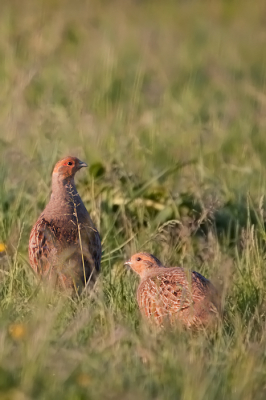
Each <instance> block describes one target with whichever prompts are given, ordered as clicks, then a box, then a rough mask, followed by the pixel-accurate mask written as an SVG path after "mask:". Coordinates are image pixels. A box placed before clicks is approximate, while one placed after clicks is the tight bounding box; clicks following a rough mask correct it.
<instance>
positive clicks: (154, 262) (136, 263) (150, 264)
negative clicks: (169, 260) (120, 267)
mask: <svg viewBox="0 0 266 400" xmlns="http://www.w3.org/2000/svg"><path fill="white" fill-rule="evenodd" d="M125 265H129V266H130V267H131V268H132V269H133V271H135V272H136V273H137V274H139V275H140V276H141V277H142V276H144V275H145V274H146V272H148V271H150V270H151V269H152V268H158V267H163V265H162V263H161V262H160V261H159V260H158V258H156V257H154V256H153V255H152V254H149V253H136V254H134V255H133V256H132V257H131V258H130V259H129V260H128V261H126V262H125Z"/></svg>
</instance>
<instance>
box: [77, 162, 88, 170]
mask: <svg viewBox="0 0 266 400" xmlns="http://www.w3.org/2000/svg"><path fill="white" fill-rule="evenodd" d="M87 166H88V165H87V164H86V163H85V162H83V161H80V162H79V168H82V167H87Z"/></svg>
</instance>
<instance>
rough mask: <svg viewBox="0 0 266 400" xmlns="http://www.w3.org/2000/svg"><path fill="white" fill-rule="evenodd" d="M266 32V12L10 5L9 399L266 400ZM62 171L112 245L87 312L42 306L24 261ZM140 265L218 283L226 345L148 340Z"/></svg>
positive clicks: (221, 1) (0, 93)
mask: <svg viewBox="0 0 266 400" xmlns="http://www.w3.org/2000/svg"><path fill="white" fill-rule="evenodd" d="M265 24H266V2H265V1H264V0H256V1H255V2H252V1H250V0H241V1H237V0H231V1H230V0H216V1H209V0H186V1H184V0H175V1H174V0H165V1H161V0H113V1H108V0H75V1H73V0H42V1H36V0H21V1H18V0H9V1H1V4H0V283H1V284H0V300H1V310H3V316H0V321H1V328H0V361H2V364H1V365H3V369H1V368H2V367H1V368H0V392H1V393H2V391H3V390H4V391H5V390H6V391H7V392H5V393H9V394H7V395H6V396H9V397H4V398H5V399H13V398H14V399H16V400H21V399H22V400H25V399H28V398H34V399H37V398H41V399H44V398H49V400H51V399H53V398H54V399H58V398H62V399H66V398H67V399H75V400H76V399H84V400H85V399H88V398H108V399H119V398H121V399H123V400H125V399H128V400H131V399H134V398H137V397H138V396H143V397H138V398H147V399H155V398H156V399H163V400H165V399H168V398H169V399H173V398H182V399H185V400H187V399H188V400H189V399H191V400H192V399H197V400H200V399H202V400H207V399H215V400H217V399H221V400H224V399H226V400H228V399H241V400H250V399H255V398H256V399H262V400H263V399H265V370H266V369H265V348H266V347H265V346H266V336H265V332H266V329H265V315H266V311H265V310H266V303H265V290H266V289H265V288H266V276H265V271H266V270H265V238H266V236H265V200H264V194H265V189H266V188H265V176H266V171H265V166H266V133H265V128H266V112H265V107H266V92H265V82H266V29H265ZM66 155H74V156H77V157H78V158H80V159H81V160H83V161H85V162H86V163H88V164H89V168H88V169H86V171H85V169H84V170H82V171H81V172H80V173H79V174H77V177H76V178H77V179H76V181H77V188H78V191H79V193H80V194H81V197H82V199H83V201H84V203H85V205H86V207H87V208H88V210H89V211H90V213H91V216H92V218H93V220H94V221H95V223H96V225H97V227H98V229H99V231H100V233H101V238H102V243H103V251H104V252H103V258H102V274H101V277H100V279H99V291H98V292H97V296H95V297H92V298H90V297H89V298H87V299H86V298H84V297H83V298H81V299H74V300H73V299H69V298H66V297H64V296H63V295H62V296H61V295H60V296H59V297H56V296H58V294H57V295H55V294H53V295H44V297H40V296H41V294H40V292H41V290H40V287H39V286H38V282H37V280H36V278H35V277H34V275H33V273H32V271H31V268H30V266H29V263H28V255H27V247H28V238H29V233H30V229H31V227H32V225H33V223H34V222H35V221H36V219H37V217H38V216H39V214H40V212H41V211H42V210H43V208H44V207H45V204H46V203H47V201H48V198H49V195H50V181H51V172H52V169H53V166H54V164H55V162H56V161H58V160H59V159H60V158H61V157H63V156H66ZM137 250H146V251H150V252H153V253H154V254H155V255H156V256H157V257H159V258H160V259H161V261H162V262H165V263H166V264H172V265H174V264H175V263H181V264H182V263H184V265H186V266H188V267H189V268H193V269H194V268H195V269H196V270H197V271H199V272H201V273H203V274H204V275H205V276H206V277H207V278H211V279H212V280H213V282H214V283H215V284H216V285H217V287H218V288H219V290H220V292H221V293H222V298H223V303H224V304H225V311H226V315H227V319H226V322H225V324H224V326H223V328H222V329H221V331H219V334H217V337H216V338H213V340H212V339H209V337H208V336H206V337H205V336H204V335H203V336H200V337H199V338H198V339H195V338H194V337H193V336H189V335H187V334H186V333H185V334H184V333H183V334H178V335H172V336H171V334H170V335H164V336H163V335H161V336H160V334H158V333H156V332H155V333H154V332H153V333H152V334H151V333H150V332H149V331H147V330H145V329H144V328H143V327H142V325H141V322H140V315H139V310H138V309H137V306H136V299H135V292H136V286H137V279H136V277H135V276H134V277H133V275H131V274H130V273H129V272H125V270H124V267H123V261H124V260H125V259H126V258H128V257H129V256H130V254H132V253H134V252H136V251H137ZM225 299H226V301H225ZM57 304H60V307H61V308H60V307H59V306H58V308H56V307H55V305H57ZM86 313H87V314H86ZM219 335H220V336H219ZM162 336H163V337H162ZM177 338H178V340H177ZM194 339H195V340H194ZM236 362H237V368H236ZM125 366H126V367H125ZM103 377H104V380H103ZM103 382H104V384H103ZM14 388H19V389H14ZM9 390H11V392H9ZM13 390H18V392H13ZM10 393H11V394H10ZM25 393H26V394H25ZM88 393H94V394H93V396H94V397H89V395H88ZM132 393H133V394H132ZM28 396H29V397H28ZM45 396H46V397H45ZM60 396H61V397H60ZM82 396H83V397H82Z"/></svg>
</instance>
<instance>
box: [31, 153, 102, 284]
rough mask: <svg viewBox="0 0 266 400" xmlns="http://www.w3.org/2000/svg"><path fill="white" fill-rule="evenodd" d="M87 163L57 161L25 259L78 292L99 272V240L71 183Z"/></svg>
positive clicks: (37, 269)
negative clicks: (50, 187)
mask: <svg viewBox="0 0 266 400" xmlns="http://www.w3.org/2000/svg"><path fill="white" fill-rule="evenodd" d="M82 167H87V164H86V163H84V162H82V161H80V160H79V159H78V158H76V157H66V158H63V159H62V160H60V161H58V163H57V164H56V165H55V167H54V170H53V175H52V194H51V198H50V201H49V203H48V204H47V205H46V207H45V209H44V211H43V212H42V213H41V215H40V216H39V218H38V220H37V221H36V223H35V224H34V226H33V228H32V230H31V234H30V240H29V259H30V264H31V266H32V268H33V269H34V271H35V272H36V273H37V274H39V275H40V276H41V277H46V278H47V279H49V280H52V281H53V282H54V283H55V284H56V285H57V286H59V287H61V288H66V289H68V288H71V289H75V290H76V291H78V292H80V290H81V289H82V287H84V286H86V285H87V284H89V283H90V282H94V281H95V277H96V275H97V273H98V272H99V270H100V263H101V253H102V251H101V240H100V236H99V233H98V231H97V229H96V228H95V226H94V224H93V222H92V220H91V218H90V215H89V213H88V211H87V210H86V207H85V206H84V204H83V202H82V200H81V198H80V196H79V194H78V192H77V189H76V186H75V183H74V176H75V174H76V172H77V171H79V170H80V169H81V168H82Z"/></svg>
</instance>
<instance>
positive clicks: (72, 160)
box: [53, 156, 88, 178]
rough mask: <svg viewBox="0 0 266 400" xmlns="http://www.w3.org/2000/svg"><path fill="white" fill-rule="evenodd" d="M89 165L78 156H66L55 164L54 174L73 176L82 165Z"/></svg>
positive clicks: (66, 176)
mask: <svg viewBox="0 0 266 400" xmlns="http://www.w3.org/2000/svg"><path fill="white" fill-rule="evenodd" d="M87 166H88V165H87V164H86V163H85V162H83V161H80V160H79V159H78V158H77V157H70V156H69V157H65V158H63V159H62V160H60V161H58V162H57V163H56V164H55V167H54V170H53V174H59V175H62V176H64V177H65V178H68V177H72V176H74V175H75V173H76V172H77V171H78V170H79V169H80V168H82V167H87Z"/></svg>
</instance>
